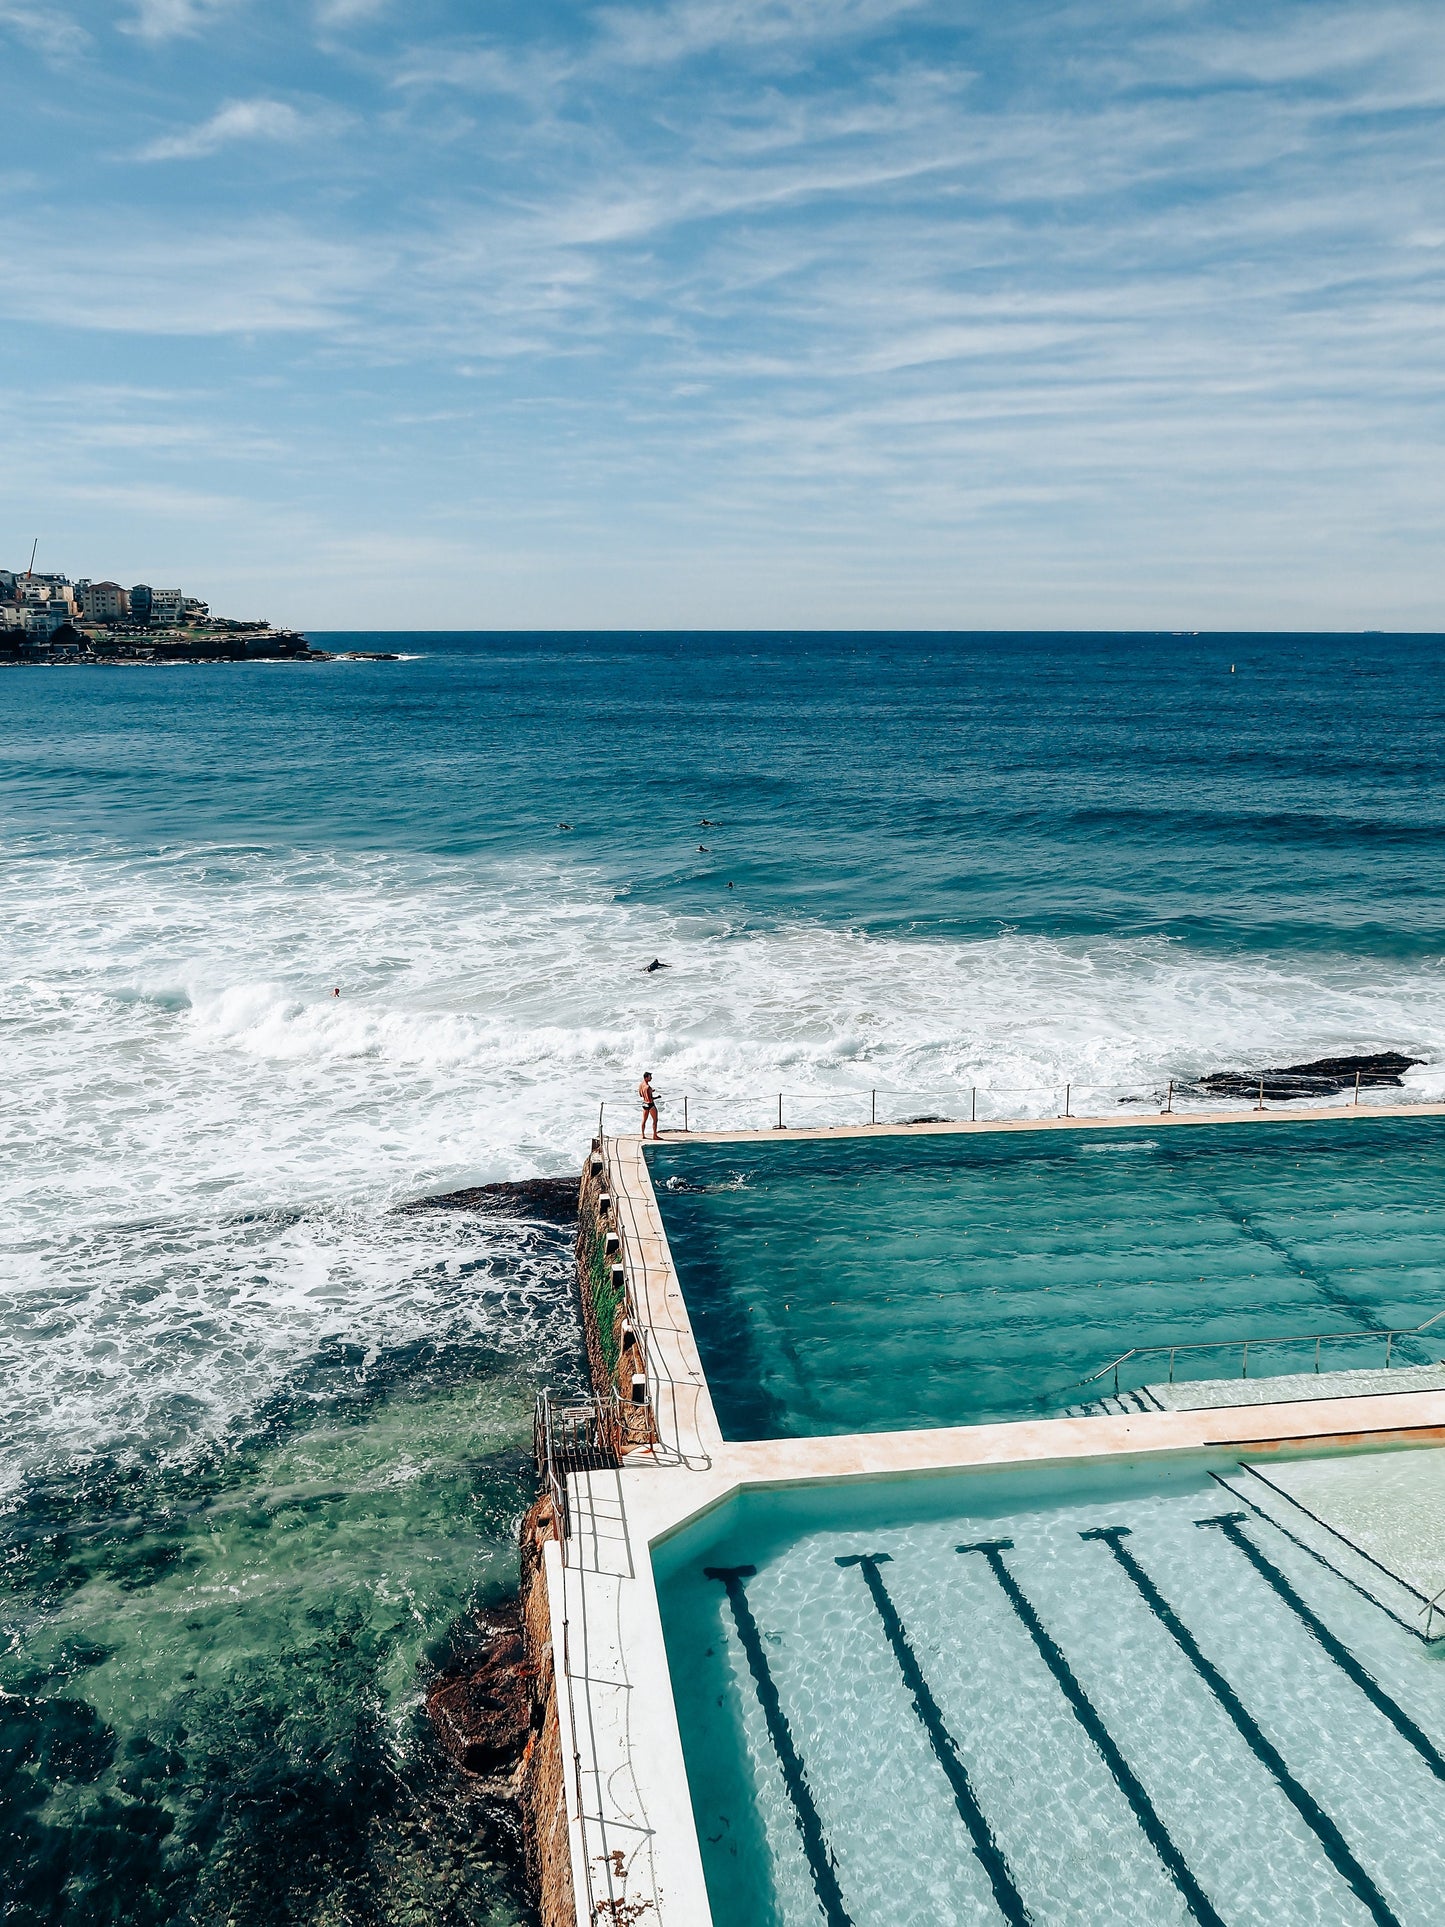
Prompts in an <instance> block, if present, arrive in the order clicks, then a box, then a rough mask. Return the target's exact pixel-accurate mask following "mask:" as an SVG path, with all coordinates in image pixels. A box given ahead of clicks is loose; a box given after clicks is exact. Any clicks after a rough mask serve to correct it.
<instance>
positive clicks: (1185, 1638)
mask: <svg viewBox="0 0 1445 1927" xmlns="http://www.w3.org/2000/svg"><path fill="white" fill-rule="evenodd" d="M1128 1536H1129V1528H1128V1526H1094V1527H1092V1528H1091V1529H1090V1530H1089V1531H1088V1532H1081V1533H1080V1534H1079V1537H1080V1538H1081V1539H1101V1540H1102V1541H1103V1542H1104V1544H1105V1545H1106V1546H1107V1547H1108V1548H1109V1550H1110V1552H1112V1553H1113V1555H1114V1557H1115V1558H1116V1559H1117V1560H1118V1562H1119V1564H1120V1565H1121V1566H1122V1567H1123V1568H1124V1571H1125V1572H1126V1573H1127V1574H1128V1576H1129V1578H1130V1579H1131V1580H1132V1581H1133V1583H1134V1585H1135V1586H1136V1588H1137V1589H1138V1591H1139V1593H1140V1594H1141V1596H1142V1597H1143V1599H1144V1602H1145V1604H1146V1605H1147V1606H1148V1607H1149V1609H1150V1611H1151V1612H1152V1613H1153V1614H1154V1617H1155V1618H1156V1619H1157V1620H1158V1621H1159V1623H1160V1625H1161V1626H1163V1627H1164V1629H1165V1631H1166V1632H1167V1633H1168V1634H1169V1636H1170V1638H1171V1639H1172V1640H1173V1641H1174V1643H1175V1645H1176V1646H1178V1648H1179V1650H1180V1652H1182V1653H1183V1654H1184V1657H1185V1658H1186V1659H1187V1660H1188V1661H1189V1663H1190V1665H1191V1666H1192V1667H1193V1668H1194V1670H1195V1672H1196V1673H1198V1675H1199V1677H1200V1678H1201V1679H1202V1680H1203V1681H1204V1683H1205V1685H1206V1686H1207V1687H1208V1688H1209V1690H1210V1692H1211V1693H1213V1695H1214V1697H1215V1698H1216V1699H1217V1700H1218V1701H1219V1704H1220V1705H1221V1706H1222V1707H1223V1708H1224V1710H1225V1712H1226V1713H1227V1714H1228V1715H1229V1717H1230V1719H1231V1720H1233V1722H1234V1725H1235V1727H1236V1729H1237V1731H1238V1733H1239V1735H1240V1738H1241V1739H1242V1740H1243V1741H1244V1743H1245V1745H1246V1746H1247V1747H1248V1748H1249V1749H1250V1751H1251V1752H1252V1753H1253V1754H1254V1756H1255V1758H1256V1759H1257V1760H1258V1761H1259V1762H1260V1764H1261V1765H1262V1766H1263V1767H1264V1768H1265V1769H1266V1770H1267V1771H1268V1772H1269V1773H1270V1774H1271V1775H1272V1776H1273V1778H1274V1780H1275V1783H1276V1785H1277V1786H1278V1787H1279V1789H1280V1791H1281V1793H1283V1794H1284V1796H1285V1798H1286V1799H1287V1800H1289V1802H1290V1804H1291V1805H1292V1806H1293V1807H1294V1809H1295V1811H1296V1813H1298V1814H1299V1816H1300V1818H1301V1819H1302V1820H1303V1821H1304V1823H1305V1825H1306V1826H1307V1827H1308V1828H1309V1829H1310V1831H1311V1832H1312V1833H1313V1834H1314V1835H1315V1837H1316V1839H1317V1840H1318V1841H1319V1843H1320V1845H1321V1846H1322V1847H1323V1848H1324V1850H1325V1852H1326V1854H1327V1855H1328V1856H1329V1860H1330V1863H1331V1865H1332V1866H1333V1867H1334V1869H1335V1871H1336V1873H1338V1874H1339V1875H1340V1877H1341V1878H1342V1879H1343V1880H1344V1881H1345V1883H1346V1885H1347V1886H1348V1887H1349V1888H1350V1891H1351V1892H1352V1893H1353V1894H1354V1895H1355V1896H1356V1898H1357V1899H1359V1900H1360V1901H1361V1902H1362V1903H1363V1905H1364V1906H1365V1908H1366V1910H1367V1911H1368V1913H1369V1915H1370V1918H1371V1919H1372V1920H1374V1921H1376V1922H1377V1923H1378V1927H1400V1923H1399V1921H1398V1920H1397V1919H1396V1917H1395V1915H1394V1914H1392V1913H1391V1912H1390V1909H1389V1907H1388V1906H1387V1905H1386V1904H1385V1898H1384V1895H1383V1894H1382V1893H1381V1892H1380V1890H1379V1888H1378V1887H1377V1886H1376V1885H1375V1883H1374V1881H1373V1880H1371V1878H1370V1876H1369V1875H1368V1874H1367V1873H1366V1872H1365V1870H1364V1868H1363V1867H1362V1866H1361V1865H1360V1863H1359V1861H1358V1860H1356V1858H1355V1856H1354V1854H1353V1853H1351V1851H1350V1845H1349V1842H1348V1841H1347V1840H1346V1839H1345V1836H1344V1835H1343V1834H1342V1833H1341V1832H1340V1830H1339V1828H1338V1827H1337V1826H1336V1825H1335V1823H1334V1821H1333V1820H1332V1819H1331V1818H1330V1816H1329V1815H1328V1814H1327V1813H1326V1812H1325V1810H1324V1808H1323V1807H1322V1806H1321V1805H1320V1803H1319V1801H1318V1800H1316V1799H1315V1797H1314V1795H1313V1794H1312V1793H1311V1792H1309V1790H1308V1789H1307V1788H1306V1787H1303V1786H1301V1785H1300V1783H1299V1781H1298V1780H1297V1779H1296V1778H1295V1777H1294V1775H1293V1774H1292V1773H1291V1772H1290V1770H1289V1768H1288V1767H1287V1766H1286V1765H1285V1763H1284V1759H1283V1757H1282V1756H1281V1754H1280V1753H1279V1752H1278V1750H1277V1749H1276V1748H1275V1747H1274V1746H1273V1745H1272V1744H1271V1742H1270V1741H1269V1740H1268V1739H1266V1737H1265V1735H1264V1732H1263V1730H1262V1729H1261V1727H1260V1725H1259V1723H1258V1721H1257V1720H1256V1719H1255V1718H1254V1717H1253V1715H1252V1714H1251V1713H1250V1712H1249V1711H1248V1710H1247V1708H1246V1707H1245V1705H1244V1702H1243V1701H1242V1700H1241V1699H1240V1697H1239V1695H1238V1694H1237V1693H1236V1692H1235V1690H1234V1688H1233V1687H1232V1686H1231V1685H1230V1683H1229V1681H1228V1680H1227V1679H1226V1678H1225V1677H1224V1675H1223V1673H1221V1672H1220V1670H1219V1668H1218V1667H1217V1666H1216V1665H1214V1663H1213V1662H1212V1661H1211V1660H1208V1659H1206V1658H1205V1656H1204V1654H1203V1653H1202V1652H1201V1651H1200V1650H1199V1646H1198V1644H1197V1643H1196V1641H1195V1638H1194V1635H1193V1633H1191V1632H1190V1630H1189V1628H1188V1627H1187V1626H1186V1625H1185V1624H1184V1621H1183V1620H1182V1619H1181V1618H1180V1617H1179V1615H1178V1613H1176V1612H1175V1610H1174V1608H1173V1607H1172V1606H1171V1605H1170V1604H1169V1601H1168V1600H1167V1599H1166V1598H1165V1597H1164V1595H1163V1593H1161V1592H1160V1590H1159V1588H1158V1587H1157V1586H1156V1585H1155V1584H1154V1581H1153V1580H1152V1579H1151V1578H1150V1577H1149V1575H1148V1573H1147V1572H1145V1570H1144V1568H1143V1567H1142V1566H1141V1565H1140V1564H1139V1562H1138V1560H1137V1559H1135V1558H1134V1556H1133V1554H1132V1553H1130V1552H1127V1551H1126V1550H1125V1549H1124V1547H1123V1546H1122V1545H1121V1544H1120V1541H1121V1540H1123V1539H1127V1538H1128Z"/></svg>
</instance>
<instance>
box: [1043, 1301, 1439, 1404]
mask: <svg viewBox="0 0 1445 1927" xmlns="http://www.w3.org/2000/svg"><path fill="white" fill-rule="evenodd" d="M1442 1318H1445V1311H1437V1312H1436V1313H1435V1314H1434V1316H1433V1317H1431V1318H1427V1319H1426V1320H1425V1322H1424V1324H1423V1325H1402V1326H1399V1327H1397V1328H1396V1329H1395V1330H1393V1331H1363V1332H1307V1333H1303V1334H1298V1335H1294V1336H1290V1337H1285V1338H1217V1339H1204V1340H1202V1341H1200V1342H1198V1343H1195V1344H1189V1345H1131V1346H1130V1348H1129V1350H1128V1351H1127V1352H1120V1354H1119V1356H1118V1357H1117V1358H1114V1359H1111V1360H1110V1361H1109V1363H1108V1364H1107V1365H1101V1366H1100V1367H1099V1369H1098V1371H1096V1372H1090V1374H1089V1376H1088V1377H1087V1378H1080V1379H1076V1380H1075V1381H1074V1383H1073V1384H1072V1385H1066V1386H1065V1387H1064V1388H1063V1389H1064V1391H1069V1392H1072V1391H1082V1390H1083V1388H1084V1387H1085V1386H1086V1385H1097V1384H1098V1382H1099V1380H1100V1379H1101V1378H1112V1379H1113V1382H1114V1391H1115V1393H1116V1394H1117V1392H1118V1390H1119V1369H1120V1367H1121V1366H1123V1365H1127V1364H1128V1363H1129V1361H1130V1360H1131V1359H1144V1358H1166V1357H1167V1358H1168V1360H1169V1377H1168V1380H1167V1383H1169V1384H1170V1385H1172V1384H1173V1383H1174V1364H1175V1360H1176V1359H1177V1358H1179V1357H1180V1356H1182V1355H1184V1354H1188V1355H1189V1356H1191V1357H1192V1356H1193V1355H1195V1354H1196V1353H1200V1352H1238V1353H1239V1354H1240V1373H1239V1375H1240V1377H1241V1378H1248V1377H1249V1353H1250V1348H1251V1347H1253V1348H1254V1350H1255V1351H1256V1352H1260V1351H1263V1350H1265V1349H1267V1348H1268V1347H1270V1346H1280V1345H1312V1346H1313V1347H1314V1367H1313V1369H1314V1371H1316V1372H1318V1371H1319V1369H1320V1348H1321V1346H1324V1345H1363V1344H1376V1345H1378V1344H1379V1342H1380V1341H1381V1339H1383V1340H1384V1342H1385V1362H1384V1366H1383V1368H1382V1369H1383V1370H1385V1371H1389V1370H1390V1360H1391V1357H1392V1355H1393V1353H1394V1349H1395V1345H1396V1342H1397V1341H1398V1340H1401V1339H1407V1338H1418V1337H1419V1336H1420V1334H1421V1332H1427V1331H1429V1330H1430V1328H1431V1327H1432V1326H1433V1325H1437V1324H1439V1322H1440V1320H1441V1319H1442ZM1440 1362H1445V1361H1432V1363H1440Z"/></svg>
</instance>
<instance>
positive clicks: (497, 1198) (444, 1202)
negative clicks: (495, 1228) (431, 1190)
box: [397, 1178, 577, 1224]
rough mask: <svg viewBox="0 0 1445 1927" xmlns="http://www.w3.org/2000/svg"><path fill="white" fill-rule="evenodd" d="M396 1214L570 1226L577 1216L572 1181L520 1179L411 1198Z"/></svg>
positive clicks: (574, 1182) (399, 1206) (474, 1185)
mask: <svg viewBox="0 0 1445 1927" xmlns="http://www.w3.org/2000/svg"><path fill="white" fill-rule="evenodd" d="M397 1210H398V1211H485V1212H490V1213H492V1214H493V1215H494V1216H497V1217H507V1218H545V1219H546V1220H547V1222H548V1223H549V1224H571V1223H572V1221H573V1219H575V1218H576V1216H577V1180H576V1178H522V1179H520V1180H518V1181H516V1182H514V1183H510V1184H473V1185H471V1186H469V1187H468V1189H466V1190H465V1191H446V1192H443V1193H442V1194H441V1195H440V1196H439V1197H435V1198H412V1199H409V1200H408V1201H407V1203H405V1204H400V1205H398V1206H397Z"/></svg>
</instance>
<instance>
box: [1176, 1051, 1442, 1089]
mask: <svg viewBox="0 0 1445 1927" xmlns="http://www.w3.org/2000/svg"><path fill="white" fill-rule="evenodd" d="M1425 1061H1426V1060H1425V1059H1424V1058H1423V1057H1406V1056H1404V1055H1403V1054H1402V1053H1401V1052H1400V1051H1394V1050H1386V1051H1376V1052H1374V1053H1373V1055H1370V1056H1365V1057H1317V1058H1315V1059H1314V1060H1313V1061H1312V1062H1311V1063H1308V1064H1282V1065H1278V1066H1276V1067H1275V1068H1274V1069H1273V1070H1259V1071H1211V1072H1210V1074H1209V1076H1208V1077H1197V1078H1195V1079H1194V1080H1193V1081H1192V1082H1191V1083H1189V1084H1180V1085H1179V1086H1178V1088H1179V1089H1180V1090H1193V1091H1203V1092H1207V1093H1208V1094H1209V1095H1210V1096H1212V1097H1257V1096H1258V1095H1259V1087H1260V1085H1261V1083H1262V1084H1263V1085H1264V1094H1265V1096H1266V1097H1314V1096H1320V1097H1328V1096H1331V1095H1333V1094H1335V1093H1338V1092H1340V1091H1352V1090H1353V1089H1354V1088H1355V1079H1356V1077H1358V1078H1359V1082H1360V1087H1361V1089H1364V1088H1365V1087H1366V1086H1368V1085H1394V1086H1398V1085H1399V1083H1400V1081H1401V1079H1402V1077H1403V1076H1404V1074H1405V1072H1406V1071H1407V1070H1409V1069H1410V1068H1411V1066H1412V1065H1415V1064H1423V1063H1424V1062H1425Z"/></svg>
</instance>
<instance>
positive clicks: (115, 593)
mask: <svg viewBox="0 0 1445 1927" xmlns="http://www.w3.org/2000/svg"><path fill="white" fill-rule="evenodd" d="M77 600H78V602H79V604H80V613H81V615H82V616H83V617H84V618H85V620H86V621H87V622H128V621H129V620H130V595H129V593H128V592H127V591H126V590H125V589H123V588H122V587H121V586H120V584H119V583H118V582H83V583H81V584H79V585H78V590H77Z"/></svg>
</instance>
